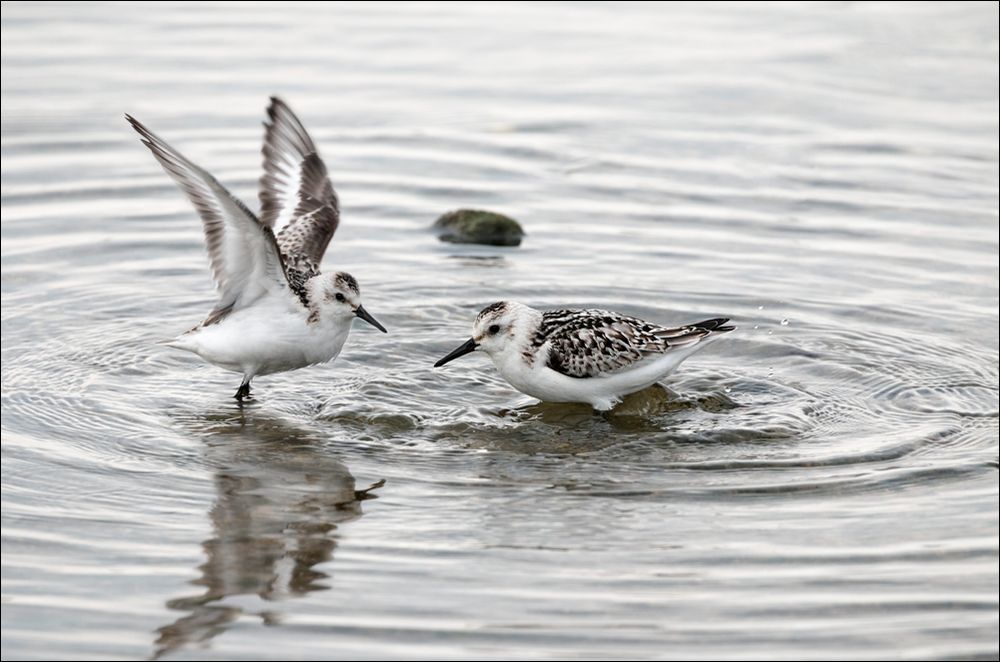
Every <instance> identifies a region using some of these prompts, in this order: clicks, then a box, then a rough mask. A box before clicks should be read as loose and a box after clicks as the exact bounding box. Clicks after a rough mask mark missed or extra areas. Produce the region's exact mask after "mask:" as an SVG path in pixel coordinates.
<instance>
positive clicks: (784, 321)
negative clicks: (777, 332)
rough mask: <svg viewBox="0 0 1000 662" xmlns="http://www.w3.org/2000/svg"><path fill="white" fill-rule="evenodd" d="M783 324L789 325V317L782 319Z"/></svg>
mask: <svg viewBox="0 0 1000 662" xmlns="http://www.w3.org/2000/svg"><path fill="white" fill-rule="evenodd" d="M781 326H788V318H787V317H786V318H784V319H783V320H781Z"/></svg>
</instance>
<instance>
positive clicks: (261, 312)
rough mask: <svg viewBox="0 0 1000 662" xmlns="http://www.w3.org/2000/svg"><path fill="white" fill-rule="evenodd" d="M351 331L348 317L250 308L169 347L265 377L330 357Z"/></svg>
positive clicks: (338, 351)
mask: <svg viewBox="0 0 1000 662" xmlns="http://www.w3.org/2000/svg"><path fill="white" fill-rule="evenodd" d="M350 329H351V323H350V320H345V321H344V322H341V323H339V324H338V323H326V324H324V323H314V324H308V323H306V321H305V317H304V316H303V315H302V314H300V313H298V312H289V311H287V310H281V309H277V308H272V307H269V306H255V307H251V308H247V309H244V310H240V311H237V312H235V313H232V314H231V315H229V316H228V317H226V318H225V319H224V320H222V321H221V322H219V323H218V324H213V325H211V326H206V327H202V328H201V329H198V330H197V331H193V332H191V333H187V334H184V335H183V336H180V337H178V338H177V339H175V340H174V341H173V342H171V343H169V345H170V346H172V347H178V348H180V349H185V350H187V351H190V352H194V353H195V354H197V355H198V356H200V357H201V358H203V359H205V360H206V361H208V362H209V363H212V364H214V365H217V366H219V367H220V368H224V369H226V370H232V371H233V372H239V373H241V374H244V375H267V374H271V373H274V372H284V371H287V370H295V369H297V368H303V367H305V366H309V365H313V364H316V363H326V362H327V361H331V360H333V359H335V358H336V357H337V355H338V354H340V350H341V348H342V347H343V346H344V342H345V341H346V340H347V336H348V334H349V332H350Z"/></svg>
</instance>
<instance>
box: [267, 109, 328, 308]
mask: <svg viewBox="0 0 1000 662" xmlns="http://www.w3.org/2000/svg"><path fill="white" fill-rule="evenodd" d="M267 117H268V119H267V121H266V122H264V127H265V134H264V147H263V150H262V151H263V154H264V174H263V175H262V176H261V178H260V204H261V222H262V223H263V224H264V225H267V226H269V227H271V228H273V229H274V231H275V232H276V233H277V240H278V248H279V249H280V250H281V254H282V256H283V257H284V259H285V265H286V268H287V272H288V279H289V282H290V283H291V284H292V287H293V288H294V289H299V288H300V287H301V285H302V283H304V282H305V281H306V280H308V279H309V278H311V277H312V276H315V275H316V274H318V273H319V264H320V262H321V261H322V259H323V253H324V252H326V247H327V245H328V244H329V243H330V239H331V237H333V233H334V232H336V230H337V225H338V224H339V222H340V208H339V203H338V201H337V194H336V193H335V192H334V190H333V184H331V183H330V178H329V176H328V175H327V172H326V166H325V165H324V164H323V160H322V159H320V157H319V152H318V150H317V149H316V145H315V144H314V143H313V141H312V139H311V138H310V137H309V134H308V133H307V132H306V129H305V127H303V126H302V122H300V121H299V119H298V118H297V117H296V116H295V113H293V112H292V110H291V109H290V108H289V107H288V106H287V105H286V104H285V102H284V101H282V100H281V99H278V98H276V97H271V105H270V106H268V109H267Z"/></svg>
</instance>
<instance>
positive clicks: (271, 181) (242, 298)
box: [125, 98, 385, 402]
mask: <svg viewBox="0 0 1000 662" xmlns="http://www.w3.org/2000/svg"><path fill="white" fill-rule="evenodd" d="M267 114H268V121H267V122H265V123H264V126H265V129H266V132H265V136H264V147H263V154H264V175H263V176H262V177H261V180H260V202H261V217H260V218H257V216H255V215H254V213H253V212H251V211H250V210H249V209H248V208H247V207H246V205H244V204H243V203H242V202H240V201H239V200H238V199H237V198H235V197H234V196H233V195H232V194H231V193H229V191H227V190H226V188H225V187H224V186H223V185H222V184H220V183H219V182H218V181H217V180H216V179H215V177H213V176H212V175H210V174H209V173H208V172H207V171H205V170H203V169H202V168H200V167H198V166H197V165H195V164H194V163H192V162H191V161H189V160H188V159H186V158H185V157H184V156H183V155H181V153H180V152H178V151H177V150H175V149H174V148H172V147H171V146H170V145H168V144H167V143H165V142H164V141H163V140H161V139H160V138H159V137H157V136H156V135H155V134H154V133H153V132H151V131H150V130H149V129H147V128H146V127H145V126H143V125H142V124H141V123H139V122H138V121H137V120H136V119H134V118H132V117H131V116H129V115H126V116H125V117H126V119H128V121H129V123H130V124H131V125H132V127H133V128H135V130H136V131H138V132H139V135H141V136H142V139H143V140H142V142H143V143H144V144H145V145H146V146H147V147H148V148H149V149H150V151H152V152H153V156H155V157H156V158H157V160H158V161H159V162H160V164H161V165H162V166H163V168H164V170H166V171H167V174H169V175H170V176H171V177H173V178H174V180H175V181H176V182H177V184H178V185H179V186H180V188H181V190H182V191H184V193H185V194H186V195H187V197H188V198H189V199H190V200H191V203H192V204H193V205H194V207H195V209H196V210H197V211H198V214H199V215H200V216H201V220H202V224H203V226H204V230H205V242H206V243H207V245H208V254H209V262H210V263H211V268H212V276H213V277H214V279H215V284H216V288H217V289H218V292H219V299H218V301H217V302H216V304H215V307H214V308H213V309H212V311H211V312H210V313H209V314H208V316H207V317H206V318H205V320H204V321H203V322H201V324H199V325H198V326H196V327H194V328H193V329H191V330H190V331H187V332H186V333H183V334H181V335H180V336H178V337H176V338H174V339H173V340H171V341H168V342H167V343H165V344H166V345H168V346H170V347H176V348H179V349H183V350H186V351H189V352H194V353H195V354H197V355H198V356H200V357H201V358H203V359H204V360H206V361H208V362H209V363H212V364H214V365H217V366H219V367H221V368H225V369H226V370H232V371H234V372H238V373H241V374H242V375H243V380H242V382H241V383H240V387H239V390H237V391H236V395H235V397H236V399H237V400H239V401H241V402H242V401H243V400H244V399H245V398H248V397H250V381H251V380H252V379H253V378H254V377H256V376H257V375H268V374H271V373H275V372H284V371H287V370H296V369H298V368H302V367H305V366H309V365H314V364H317V363H325V362H327V361H331V360H333V359H334V358H336V357H337V355H338V354H340V350H341V348H342V347H343V346H344V341H346V340H347V335H348V333H349V332H350V330H351V323H352V322H353V321H354V318H355V317H360V318H361V319H363V320H365V321H366V322H368V323H369V324H371V325H372V326H374V327H375V328H377V329H379V330H380V331H382V332H383V333H385V327H383V326H382V325H381V324H379V323H378V321H377V320H376V319H375V318H374V317H372V316H371V315H370V314H369V313H368V311H366V310H365V309H364V306H362V305H361V291H360V289H359V287H358V281H357V280H355V279H354V277H353V276H351V275H350V274H348V273H345V272H342V271H338V272H334V273H329V274H322V273H320V270H319V264H320V261H321V260H322V259H323V253H324V252H325V251H326V247H327V245H328V244H329V243H330V238H331V237H333V233H334V232H335V231H336V229H337V225H338V223H339V221H340V210H339V207H338V201H337V194H336V193H335V192H334V190H333V185H332V184H331V183H330V178H329V177H328V176H327V172H326V166H325V165H324V164H323V161H322V160H321V159H320V157H319V153H318V151H317V149H316V145H315V144H314V143H313V141H312V139H311V138H310V137H309V134H308V133H306V130H305V128H304V127H303V126H302V123H301V122H299V120H298V118H297V117H296V116H295V115H294V113H292V111H291V109H290V108H289V107H288V106H287V105H285V103H284V102H283V101H281V100H280V99H277V98H272V99H271V105H270V106H269V107H268V109H267Z"/></svg>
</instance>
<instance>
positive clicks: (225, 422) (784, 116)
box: [2, 3, 1000, 659]
mask: <svg viewBox="0 0 1000 662" xmlns="http://www.w3.org/2000/svg"><path fill="white" fill-rule="evenodd" d="M997 35H998V30H997V11H996V5H995V4H994V3H982V4H979V5H965V4H956V3H947V4H943V5H936V6H935V5H917V6H899V5H868V4H855V3H846V4H843V3H835V4H824V5H814V6H809V7H804V6H803V7H800V6H787V5H785V6H779V5H766V6H753V7H749V6H745V5H742V4H740V5H725V6H716V7H713V8H705V7H702V6H697V5H681V6H675V5H670V6H648V5H640V6H624V5H622V4H620V3H616V4H614V5H605V4H599V5H587V6H565V5H550V4H544V5H505V6H464V7H463V6H456V5H454V4H448V5H433V4H432V5H419V6H399V7H395V8H392V9H385V8H373V7H369V6H368V5H365V4H361V5H342V6H333V7H314V6H312V5H310V6H308V7H305V6H302V7H299V8H297V9H294V8H289V6H288V5H286V4H284V3H283V4H282V5H281V6H280V7H278V6H274V7H268V6H255V7H243V8H239V9H234V8H226V7H215V6H205V5H203V4H198V5H197V6H194V5H187V4H173V5H162V6H141V7H140V6H130V5H117V6H95V7H87V6H79V5H69V6H36V5H33V4H10V3H5V4H4V6H3V111H2V120H3V186H2V199H3V223H2V238H3V242H2V245H3V251H2V253H3V288H2V289H3V316H2V322H3V360H2V375H3V398H2V402H3V407H2V429H3V493H2V498H3V509H2V518H3V597H2V610H3V617H2V621H3V633H2V640H3V657H4V658H5V659H8V658H11V659H12V658H35V659H43V658H48V657H50V656H51V657H56V658H88V657H92V656H98V657H102V658H143V657H151V656H155V657H160V658H166V659H185V658H186V659H195V658H204V657H207V658H215V659H221V658H245V659H256V658H260V657H263V658H280V657H296V658H331V657H339V658H345V657H354V656H361V657H368V658H382V657H410V658H429V657H444V658H458V657H476V658H504V659H509V658H529V657H534V658H537V657H542V658H554V657H574V658H581V657H615V658H627V657H660V658H685V657H689V656H697V657H724V658H746V657H761V656H766V657H774V658H790V659H803V658H807V659H815V658H829V657H838V658H841V659H847V658H856V659H865V658H869V657H876V658H889V657H891V658H928V657H981V658H996V657H997V655H998V648H997V637H998V598H997V590H998V471H997V468H998V409H1000V405H998V331H997V324H998V313H997V305H998V275H997V273H998V271H997V269H998V236H997V216H998V148H997V141H998V120H997V116H998V91H997V88H998V85H997V78H998V64H997V62H998V36H997ZM271 93H280V94H282V95H283V96H284V97H285V98H286V99H287V100H288V101H289V102H290V103H291V105H292V106H293V107H294V108H295V109H296V110H297V111H298V112H299V114H300V115H301V116H302V118H303V120H304V122H305V124H306V125H307V126H308V127H309V129H310V130H311V132H312V133H313V136H314V138H315V139H316V140H317V142H318V143H319V144H320V145H321V149H322V153H323V156H324V158H325V160H326V162H327V165H328V167H329V169H330V171H331V173H332V176H333V179H334V184H335V186H336V187H337V189H338V192H339V193H340V196H341V202H342V209H343V221H342V225H341V228H340V230H339V231H338V233H337V236H336V237H335V239H334V242H333V243H332V244H331V248H330V251H329V252H328V254H327V259H326V261H325V265H326V267H327V268H328V269H329V268H333V267H336V268H342V269H347V270H349V271H351V272H353V273H354V274H355V275H356V276H357V277H358V278H359V280H360V281H361V285H362V291H363V293H364V296H365V305H366V307H367V308H368V309H369V310H371V311H372V312H373V313H374V314H375V315H376V316H377V317H378V318H379V319H380V320H381V321H382V322H383V323H384V324H385V325H386V326H387V327H389V330H390V335H388V336H384V335H382V334H379V333H377V332H373V331H372V330H371V329H370V328H367V327H365V326H364V325H360V324H359V325H358V326H357V328H356V330H355V333H354V334H353V335H352V337H351V339H350V340H349V341H348V344H347V346H346V348H345V351H344V353H343V355H342V357H341V358H340V359H338V360H337V361H336V362H335V363H334V364H331V365H328V366H322V367H316V368H311V369H307V370H301V371H298V372H295V373H291V374H285V375H275V376H271V377H265V378H261V379H259V380H257V382H256V383H255V393H256V395H257V400H256V401H255V402H253V403H252V404H251V405H248V406H246V407H245V408H244V409H242V410H240V409H239V408H238V407H237V406H236V404H235V403H234V402H233V401H232V399H231V398H230V396H231V394H232V392H233V391H234V390H235V388H236V386H237V385H238V381H239V380H238V376H236V375H233V374H227V373H224V372H222V371H221V370H219V369H217V368H214V367H212V366H209V365H205V364H202V363H200V362H198V361H197V360H195V359H193V358H192V357H190V356H187V355H184V354H180V353H174V352H171V351H169V350H166V349H163V348H161V347H158V346H157V345H156V344H155V342H156V341H157V340H160V339H163V338H165V337H169V336H171V335H173V334H175V333H177V332H179V331H182V330H184V329H185V328H187V327H189V326H190V325H192V324H193V323H195V322H197V321H198V320H199V319H200V317H201V316H202V315H204V313H205V312H207V310H208V309H209V308H210V306H211V301H212V289H211V284H210V280H209V277H208V271H207V266H206V261H205V258H204V250H203V247H202V238H201V233H200V226H199V222H198V220H197V218H196V216H195V214H194V213H193V211H192V209H191V208H190V206H189V204H188V203H187V201H186V200H185V199H184V198H183V197H182V196H181V194H180V193H178V191H177V190H176V188H175V187H174V184H173V183H172V182H171V181H170V180H169V179H168V178H167V177H166V175H164V173H163V172H162V171H161V170H160V168H159V167H158V165H157V164H156V163H155V162H154V161H153V159H152V158H150V155H149V153H148V152H147V151H146V150H145V149H144V148H143V147H142V146H141V145H140V144H139V143H138V140H137V138H136V136H135V135H134V134H133V133H132V132H131V130H130V129H129V128H128V127H127V126H126V124H125V122H124V121H123V119H122V114H123V113H124V112H130V113H132V114H134V115H136V116H137V117H138V118H140V119H141V120H142V121H144V122H146V123H148V124H149V125H150V126H151V127H152V128H153V129H154V130H156V131H157V132H159V133H160V134H161V135H163V136H164V137H165V138H166V139H167V140H169V141H170V142H172V143H173V144H175V145H176V146H178V147H179V148H180V149H181V150H182V151H184V152H185V153H186V154H187V155H188V156H190V157H191V158H193V159H194V160H196V161H198V162H199V163H201V164H202V165H204V166H206V167H207V168H208V169H210V170H211V171H212V172H213V173H214V174H215V175H216V176H218V177H219V178H220V179H221V180H222V181H223V182H224V183H226V184H227V185H228V186H229V187H230V188H231V189H232V190H233V191H234V192H235V193H237V194H238V195H240V196H241V197H242V198H243V199H244V200H246V201H247V202H250V203H253V204H254V205H256V193H255V184H256V179H257V177H258V175H259V156H258V150H259V145H260V139H261V129H260V125H259V122H260V120H261V119H262V117H263V110H264V107H265V105H266V100H267V96H268V95H269V94H271ZM460 206H475V207H485V208H490V209H494V210H497V211H501V212H504V213H509V214H511V215H512V216H514V217H516V218H518V219H520V220H521V221H522V222H523V223H524V225H525V227H526V230H527V232H528V237H527V238H526V241H525V243H524V244H523V245H522V246H521V247H520V248H516V249H495V248H485V247H468V246H456V245H447V244H441V243H439V242H438V241H437V239H436V238H435V237H434V236H433V234H432V233H430V232H429V231H428V227H429V226H430V224H431V222H432V221H433V220H434V219H435V218H436V216H437V215H439V214H440V213H442V212H444V211H447V210H449V209H452V208H456V207H460ZM501 296H504V297H507V298H511V299H517V300H521V301H524V302H527V303H531V304H534V305H538V306H543V307H544V306H564V305H579V306H600V307H607V308H612V309H617V310H621V311H624V312H628V313H631V314H635V315H639V316H642V317H648V318H649V319H652V320H656V321H660V322H663V323H682V322H689V321H692V320H694V319H702V318H705V317H709V316H716V315H725V316H729V317H732V318H733V319H734V320H735V323H737V324H738V325H739V327H740V329H739V331H738V332H737V333H736V334H733V335H732V336H731V337H729V338H727V339H725V340H723V341H719V342H717V343H715V344H714V345H713V346H712V347H711V348H709V349H706V350H705V351H704V352H703V353H700V354H698V355H696V356H695V357H693V358H692V359H690V360H689V361H688V362H687V363H685V365H684V366H683V368H682V369H681V370H680V371H679V372H678V373H677V374H676V375H675V376H673V377H671V378H670V379H669V380H668V381H667V382H666V384H665V387H666V388H664V389H652V390H650V391H647V392H645V393H642V394H639V395H637V396H634V397H632V398H630V399H629V400H628V401H627V402H626V403H625V404H624V405H623V406H622V407H621V408H620V409H618V410H616V411H615V412H614V413H612V414H609V415H605V416H596V415H594V414H592V413H591V412H590V411H589V409H587V408H586V407H577V406H572V405H540V404H538V403H536V402H535V401H533V400H532V399H530V398H527V397H525V396H521V395H520V394H518V393H517V392H515V391H513V390H512V389H510V388H509V387H508V386H507V385H506V384H505V383H503V382H502V381H501V380H500V378H499V377H498V376H497V375H496V373H495V372H494V371H493V370H492V368H491V367H490V366H489V365H488V363H487V361H486V360H485V359H484V358H483V357H479V356H475V357H469V358H466V359H463V360H461V361H456V362H455V363H454V364H451V365H449V366H448V367H447V368H445V369H441V370H433V369H431V368H430V364H431V363H432V362H433V361H434V360H435V359H436V358H439V357H440V356H442V355H443V354H444V353H445V352H447V351H449V350H450V349H451V348H452V347H453V346H454V345H456V344H457V343H458V342H460V341H461V340H463V339H464V338H465V337H467V335H468V329H469V324H470V322H471V319H472V316H473V315H474V313H475V311H476V310H478V309H479V308H480V307H482V306H483V305H484V304H486V303H489V302H491V301H493V300H495V299H497V298H498V297H501ZM382 480H384V481H385V483H384V484H383V485H381V486H378V485H377V483H378V482H379V481H382ZM372 485H376V486H375V487H373V488H372V489H371V490H369V489H368V488H369V487H370V486H372Z"/></svg>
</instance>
